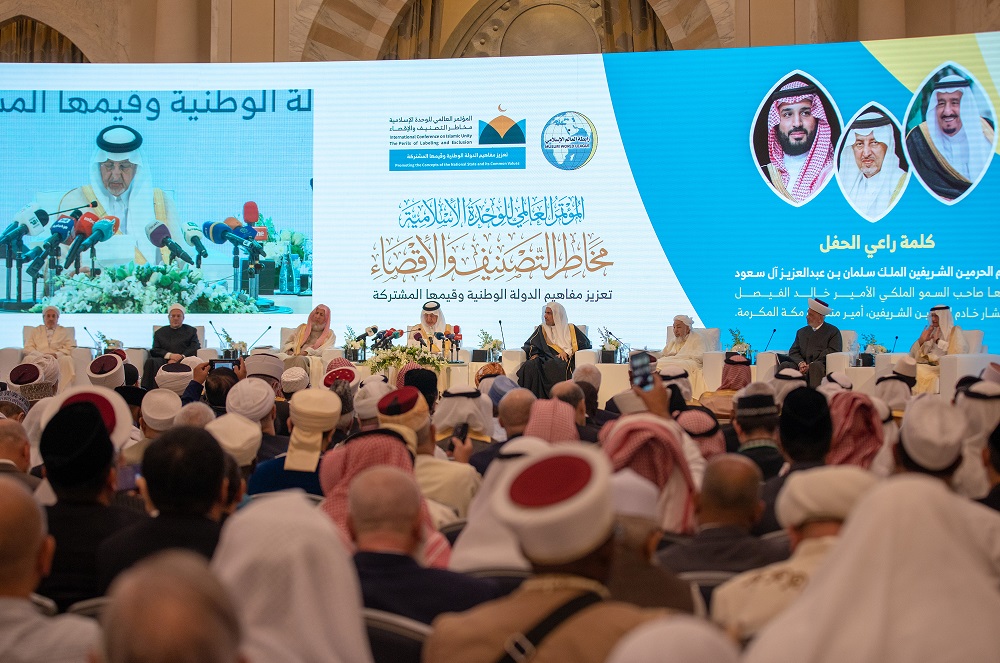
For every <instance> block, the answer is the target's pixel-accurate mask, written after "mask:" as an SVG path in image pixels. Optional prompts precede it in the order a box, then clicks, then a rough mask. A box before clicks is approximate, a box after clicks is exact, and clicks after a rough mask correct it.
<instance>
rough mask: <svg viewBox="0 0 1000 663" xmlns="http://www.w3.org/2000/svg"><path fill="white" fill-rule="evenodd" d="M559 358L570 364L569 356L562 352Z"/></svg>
mask: <svg viewBox="0 0 1000 663" xmlns="http://www.w3.org/2000/svg"><path fill="white" fill-rule="evenodd" d="M559 358H560V359H562V360H563V361H564V362H566V363H567V364H568V363H569V355H568V354H566V353H565V352H563V351H562V350H560V351H559Z"/></svg>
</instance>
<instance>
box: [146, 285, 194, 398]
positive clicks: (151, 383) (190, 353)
mask: <svg viewBox="0 0 1000 663" xmlns="http://www.w3.org/2000/svg"><path fill="white" fill-rule="evenodd" d="M185 313H187V309H185V308H184V307H183V306H181V305H180V304H171V305H170V309H169V310H168V311H167V318H168V320H169V321H170V324H169V326H167V327H160V328H159V329H157V330H156V331H155V332H153V347H152V348H150V350H149V358H148V359H147V360H146V364H145V366H143V368H142V387H143V388H144V389H153V388H154V387H155V386H156V385H155V381H156V374H157V371H159V370H160V367H161V366H163V365H164V364H167V363H171V364H176V363H178V362H180V361H181V360H182V359H184V357H194V356H195V355H196V354H197V353H198V349H199V348H200V347H201V342H200V341H199V340H198V330H197V329H195V328H194V327H192V326H191V325H186V324H184V314H185ZM185 384H186V383H185Z"/></svg>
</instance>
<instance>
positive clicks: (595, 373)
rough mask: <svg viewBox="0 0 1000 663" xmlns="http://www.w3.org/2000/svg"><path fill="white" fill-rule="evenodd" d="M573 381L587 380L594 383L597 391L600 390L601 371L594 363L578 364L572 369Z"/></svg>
mask: <svg viewBox="0 0 1000 663" xmlns="http://www.w3.org/2000/svg"><path fill="white" fill-rule="evenodd" d="M573 382H587V383H590V384H592V385H594V389H596V390H597V391H601V371H600V370H599V369H598V368H597V366H596V365H595V364H580V365H579V366H577V367H576V370H575V371H573Z"/></svg>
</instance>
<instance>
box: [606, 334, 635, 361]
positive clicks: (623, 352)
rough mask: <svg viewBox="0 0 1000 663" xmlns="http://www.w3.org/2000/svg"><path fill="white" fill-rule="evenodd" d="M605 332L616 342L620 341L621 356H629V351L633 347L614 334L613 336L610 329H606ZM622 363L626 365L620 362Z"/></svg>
mask: <svg viewBox="0 0 1000 663" xmlns="http://www.w3.org/2000/svg"><path fill="white" fill-rule="evenodd" d="M604 331H606V332H608V336H610V337H611V338H613V339H615V340H616V341H618V345H619V354H621V355H622V356H623V357H624V356H627V355H628V353H629V351H630V350H631V347H630V346H628V345H626V344H625V341H623V340H621V339H620V338H618V337H617V336H615V335H614V334H612V333H611V330H610V329H606V328H605V330H604ZM620 363H622V364H624V363H625V362H624V361H623V362H620Z"/></svg>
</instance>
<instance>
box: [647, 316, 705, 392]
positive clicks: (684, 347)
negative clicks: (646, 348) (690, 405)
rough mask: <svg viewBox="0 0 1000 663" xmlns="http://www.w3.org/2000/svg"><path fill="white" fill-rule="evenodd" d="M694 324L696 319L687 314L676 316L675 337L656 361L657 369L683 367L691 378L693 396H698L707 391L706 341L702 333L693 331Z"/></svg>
mask: <svg viewBox="0 0 1000 663" xmlns="http://www.w3.org/2000/svg"><path fill="white" fill-rule="evenodd" d="M693 325H694V320H692V319H691V318H690V317H688V316H686V315H676V316H674V327H673V329H674V337H673V338H672V339H670V342H669V343H667V347H665V348H663V354H662V356H661V357H660V359H659V360H657V362H656V369H657V370H663V369H664V368H665V367H667V366H680V367H682V368H683V369H684V370H685V371H687V373H688V378H689V379H690V380H691V397H692V398H698V397H699V396H701V394H702V392H703V391H705V378H704V375H703V374H702V370H701V367H702V355H703V354H705V341H704V340H703V339H702V337H701V335H700V334H695V333H694V332H692V331H691V327H692V326H693Z"/></svg>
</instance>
